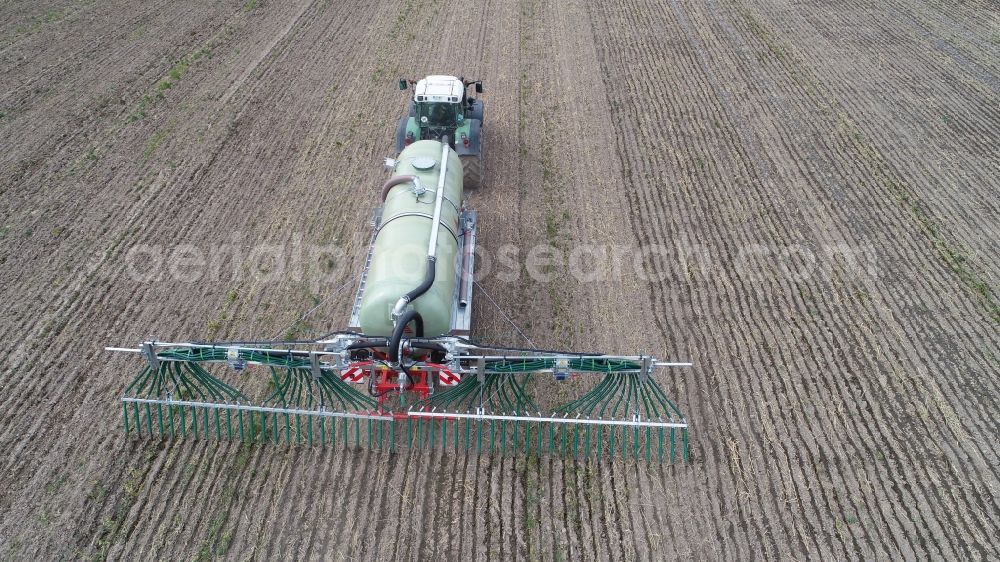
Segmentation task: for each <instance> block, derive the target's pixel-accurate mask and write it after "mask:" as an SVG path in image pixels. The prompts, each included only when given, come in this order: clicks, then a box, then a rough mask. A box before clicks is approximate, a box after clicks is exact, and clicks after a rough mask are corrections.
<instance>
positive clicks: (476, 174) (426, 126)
mask: <svg viewBox="0 0 1000 562" xmlns="http://www.w3.org/2000/svg"><path fill="white" fill-rule="evenodd" d="M411 85H412V86H413V99H411V100H410V111H409V113H408V115H406V116H405V117H403V118H401V119H400V120H399V126H398V127H397V129H396V155H397V156H398V155H399V153H400V152H402V151H403V149H404V148H406V147H407V146H409V145H410V144H412V143H414V142H416V141H418V140H427V139H430V140H441V139H442V138H444V137H448V142H449V143H450V144H451V147H452V148H453V149H455V152H457V153H458V156H459V158H461V160H462V170H463V176H464V177H463V180H464V182H463V183H464V187H465V189H476V188H478V187H479V186H480V185H481V184H482V178H483V157H482V133H481V129H482V126H483V102H482V101H481V100H479V99H476V98H474V97H472V96H469V95H468V93H467V91H468V88H469V86H474V88H475V91H476V93H477V94H480V93H482V92H483V83H482V81H480V80H465V79H464V78H456V77H454V76H437V75H435V76H428V77H426V78H424V79H423V80H400V81H399V89H400V90H405V89H407V88H408V87H409V86H411Z"/></svg>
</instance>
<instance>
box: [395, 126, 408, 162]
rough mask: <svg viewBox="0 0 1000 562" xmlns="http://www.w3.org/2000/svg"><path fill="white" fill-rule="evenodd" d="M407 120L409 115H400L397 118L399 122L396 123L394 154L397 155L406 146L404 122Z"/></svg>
mask: <svg viewBox="0 0 1000 562" xmlns="http://www.w3.org/2000/svg"><path fill="white" fill-rule="evenodd" d="M407 121H409V117H401V118H400V119H399V124H398V125H396V156H399V153H400V152H403V149H404V148H406V122H407Z"/></svg>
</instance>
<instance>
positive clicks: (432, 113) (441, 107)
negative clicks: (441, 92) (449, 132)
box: [417, 102, 460, 127]
mask: <svg viewBox="0 0 1000 562" xmlns="http://www.w3.org/2000/svg"><path fill="white" fill-rule="evenodd" d="M417 107H418V111H419V116H420V117H421V120H420V121H421V123H423V122H424V121H423V119H422V118H423V117H426V118H427V124H428V125H431V126H434V127H440V126H454V125H455V124H456V123H457V117H458V109H459V107H460V104H457V103H447V102H426V103H422V104H417Z"/></svg>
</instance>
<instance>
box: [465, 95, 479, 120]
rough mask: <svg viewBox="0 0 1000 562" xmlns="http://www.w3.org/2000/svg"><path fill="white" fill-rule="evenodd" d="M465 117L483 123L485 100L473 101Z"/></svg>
mask: <svg viewBox="0 0 1000 562" xmlns="http://www.w3.org/2000/svg"><path fill="white" fill-rule="evenodd" d="M465 118H466V119H477V120H479V122H480V123H481V122H482V121H483V100H476V101H474V102H472V107H471V108H469V109H468V110H467V111H466V112H465Z"/></svg>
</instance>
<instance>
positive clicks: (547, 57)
mask: <svg viewBox="0 0 1000 562" xmlns="http://www.w3.org/2000/svg"><path fill="white" fill-rule="evenodd" d="M0 29H2V37H0V76H2V80H0V147H2V150H0V264H2V267H0V339H2V341H3V342H4V343H3V345H2V346H0V450H2V451H3V455H0V482H2V486H0V558H3V559H78V558H89V559H154V558H155V559H192V558H193V559H209V558H215V557H220V558H221V557H227V558H234V559H259V560H268V559H272V558H295V559H305V558H308V559H336V560H340V559H358V560H373V559H410V560H428V559H448V560H471V559H475V560H480V559H497V560H507V559H527V560H536V559H538V560H571V559H572V560H578V559H586V560H590V559H599V560H635V559H640V560H659V559H669V558H681V557H683V558H687V557H696V558H701V559H725V560H732V559H763V558H767V559H772V558H797V559H801V558H807V557H809V558H819V559H847V558H852V559H855V558H884V559H899V558H906V559H921V560H924V559H942V560H943V559H947V560H952V559H978V560H982V559H997V558H1000V546H998V544H1000V541H998V532H997V530H998V529H1000V479H998V473H1000V448H998V446H997V435H998V434H1000V426H998V422H997V419H998V417H1000V392H998V387H1000V377H998V373H1000V336H998V333H1000V332H998V324H1000V296H998V293H997V286H998V283H1000V259H998V251H997V248H998V246H1000V195H998V193H1000V10H998V6H997V4H996V3H995V1H991V0H970V1H965V2H952V1H939V0H931V1H929V2H916V1H915V0H879V1H875V0H848V1H845V2H818V1H817V2H787V1H779V2H763V1H756V0H608V1H605V2H582V1H580V0H559V1H555V2H545V1H542V0H519V1H514V0H488V1H486V2H450V3H449V2H443V1H441V0H426V1H414V0H392V1H389V2H382V3H372V2H366V1H361V0H340V1H331V0H316V1H281V2H279V1H277V0H248V1H247V2H208V1H202V2H195V3H188V2H138V1H136V0H119V1H110V2H94V1H86V0H73V1H68V0H38V1H36V2H5V3H2V4H0ZM431 73H448V74H455V75H464V76H466V77H474V78H481V79H482V80H483V82H484V84H485V86H486V90H487V91H486V93H485V94H484V95H483V99H484V101H485V103H486V124H485V127H484V130H485V138H484V146H485V169H486V176H485V179H484V188H483V189H481V190H479V191H477V192H475V193H472V194H470V195H469V202H470V204H471V205H472V206H474V207H475V208H476V209H478V210H479V211H480V213H481V231H480V235H479V237H480V243H481V244H482V246H483V247H484V248H485V249H486V250H487V251H499V249H501V248H504V247H514V248H517V249H520V254H519V257H518V259H516V260H514V261H515V262H517V263H521V262H523V261H524V256H525V254H526V253H527V252H528V250H529V249H530V248H532V247H535V246H537V245H540V244H548V245H550V246H552V247H554V248H556V249H557V250H560V251H561V252H562V253H563V254H564V255H566V254H570V253H571V252H572V250H573V249H574V248H578V247H581V246H593V247H595V248H624V249H626V250H630V251H632V252H633V254H630V256H632V257H631V258H629V259H626V261H625V263H624V265H622V266H621V267H617V268H612V267H611V265H612V264H613V262H615V260H614V259H612V258H594V259H591V260H589V261H588V262H587V263H588V265H587V267H586V268H584V269H585V270H586V272H587V273H590V274H592V275H580V274H579V273H580V272H579V271H576V270H575V269H574V266H573V263H572V260H562V261H559V260H554V261H553V262H552V263H550V264H548V265H547V266H546V269H545V274H546V275H545V279H540V278H539V277H538V276H532V275H524V274H522V275H519V276H518V277H517V278H516V279H512V276H503V275H499V274H492V275H485V276H484V277H483V279H482V280H481V283H482V287H483V288H484V289H485V290H486V291H487V292H488V293H489V294H490V295H491V296H492V297H493V299H494V300H495V301H496V303H497V306H499V307H500V308H501V309H502V310H503V311H505V312H506V313H507V314H509V315H510V317H511V318H512V320H513V321H514V323H516V324H517V325H519V326H520V327H521V328H522V329H523V330H524V332H525V334H526V335H527V337H528V338H530V339H531V340H532V341H533V343H534V344H535V345H538V346H540V347H557V348H572V349H596V350H604V351H608V352H621V353H625V352H629V353H631V352H639V351H647V352H652V353H655V354H657V355H658V356H659V357H663V358H677V359H689V360H691V361H693V362H694V364H695V366H694V368H693V369H689V370H684V371H680V370H678V371H671V372H669V373H667V374H666V375H665V376H664V378H663V380H662V383H663V385H664V387H665V388H666V389H667V391H668V392H669V393H670V394H671V396H672V397H673V398H674V399H675V400H676V402H677V403H678V404H679V405H680V407H681V408H682V409H683V410H684V411H685V413H686V415H687V417H688V419H689V421H690V422H691V460H690V462H689V463H686V464H680V463H679V464H673V465H669V464H664V465H661V464H659V463H646V462H635V461H634V460H615V461H606V462H601V463H597V462H592V461H591V462H584V461H574V460H571V459H567V460H562V459H558V458H541V459H538V458H513V457H499V456H493V457H490V456H485V455H484V456H476V455H464V454H455V453H441V452H438V451H435V452H404V453H398V454H388V453H377V452H372V451H366V450H353V449H344V448H318V447H317V448H309V447H284V446H264V445H253V446H250V445H240V444H236V443H216V442H213V441H184V442H179V441H146V440H134V439H126V438H125V436H124V435H123V432H122V428H121V419H120V415H121V414H120V412H121V410H120V408H119V405H118V403H117V399H118V397H119V396H120V394H121V392H122V390H123V388H124V386H125V385H126V384H127V382H128V381H129V380H131V377H132V376H134V373H135V372H136V370H137V369H138V368H140V365H139V360H138V359H137V358H136V357H124V356H120V355H113V354H110V353H106V352H104V351H103V347H104V346H105V345H134V344H135V343H136V342H138V341H141V340H143V339H145V338H148V337H150V336H155V337H156V338H158V339H160V340H164V341H170V340H190V339H249V338H254V339H260V338H265V339H266V338H272V337H273V338H280V337H285V336H309V335H318V334H321V333H325V332H326V331H330V330H333V329H338V328H341V327H344V326H345V325H346V323H347V317H348V313H349V309H350V304H351V299H352V294H353V285H354V282H355V278H356V276H357V274H358V272H360V270H361V266H362V262H363V260H364V257H365V256H364V250H365V246H366V243H367V237H368V236H369V234H370V231H369V228H368V221H369V219H370V216H371V212H372V210H373V208H374V206H375V205H376V203H377V190H378V187H379V186H380V185H381V183H382V181H384V179H385V172H384V171H383V170H382V166H381V159H382V157H384V156H389V155H391V152H392V150H393V135H394V131H395V124H396V119H397V118H398V116H399V115H400V114H401V113H402V111H404V110H405V104H406V96H405V94H403V93H401V92H399V91H398V90H397V89H396V87H395V80H396V78H397V77H410V78H417V77H421V76H423V75H425V74H431ZM317 247H318V248H325V249H326V250H324V251H323V252H316V251H315V249H316V248H317ZM296 248H307V249H310V250H309V251H301V252H299V251H297V250H296ZM637 248H639V249H646V250H648V251H644V252H639V253H635V252H634V250H636V249H637ZM185 249H188V250H191V251H192V252H204V253H206V254H208V253H211V252H218V254H217V256H216V258H213V259H209V260H206V261H207V263H208V264H209V265H206V263H201V264H200V265H199V262H198V260H196V259H191V260H187V261H185V260H183V259H181V258H183V257H184V255H187V254H185ZM626 253H628V252H626ZM213 255H214V254H213ZM635 256H638V257H635ZM189 257H190V256H189ZM615 263H616V262H615ZM522 265H523V264H522ZM518 267H520V266H518ZM344 283H347V284H348V289H346V290H343V291H340V292H337V291H336V288H337V287H339V286H341V285H342V284H344ZM477 305H478V309H477V312H476V319H475V322H476V326H475V333H476V335H477V336H479V337H482V338H485V339H489V340H492V341H498V342H504V343H511V344H514V343H521V342H520V341H519V339H518V338H519V336H518V335H517V334H516V333H515V332H514V330H513V328H512V327H511V326H510V325H509V324H508V323H507V322H506V320H504V318H503V316H502V314H500V313H499V312H498V311H497V310H496V309H495V308H493V307H492V305H490V304H488V302H487V301H486V300H485V299H483V298H478V300H477ZM307 311H308V314H307V315H305V318H302V317H303V315H304V314H303V313H306V312H307Z"/></svg>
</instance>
